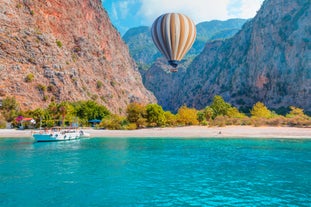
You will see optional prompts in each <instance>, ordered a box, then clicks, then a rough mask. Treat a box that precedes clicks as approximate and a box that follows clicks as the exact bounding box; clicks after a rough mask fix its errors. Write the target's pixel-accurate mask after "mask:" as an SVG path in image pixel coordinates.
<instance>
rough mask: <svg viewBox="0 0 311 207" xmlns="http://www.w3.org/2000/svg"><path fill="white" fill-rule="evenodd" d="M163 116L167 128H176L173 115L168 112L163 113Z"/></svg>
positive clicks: (175, 120)
mask: <svg viewBox="0 0 311 207" xmlns="http://www.w3.org/2000/svg"><path fill="white" fill-rule="evenodd" d="M164 116H165V120H166V125H167V126H176V122H177V119H176V115H175V114H172V112H170V111H165V112H164Z"/></svg>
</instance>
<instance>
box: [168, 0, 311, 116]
mask: <svg viewBox="0 0 311 207" xmlns="http://www.w3.org/2000/svg"><path fill="white" fill-rule="evenodd" d="M310 4H311V3H310V1H303V0H280V1H273V0H267V1H265V2H264V4H263V6H262V8H261V9H260V11H259V12H258V13H257V16H256V17H255V18H254V19H253V20H252V21H250V22H248V23H246V24H245V25H244V26H243V28H242V30H241V31H240V32H239V33H238V34H237V35H235V36H234V37H233V38H232V39H229V40H226V41H216V42H213V43H208V44H207V45H206V47H205V49H204V51H203V52H202V53H201V54H200V55H199V56H198V57H197V58H196V59H195V60H194V61H193V62H192V64H191V65H190V66H189V68H188V70H187V72H186V74H185V75H184V77H183V79H182V80H180V81H179V87H178V88H179V90H178V91H176V96H175V97H174V98H173V99H174V102H173V103H174V104H173V105H170V107H169V108H171V109H173V110H174V109H176V108H178V107H179V106H181V105H182V104H184V103H186V104H187V105H189V106H194V107H196V108H199V109H200V108H203V107H205V106H206V105H208V104H209V103H210V102H211V99H212V97H213V96H214V95H215V94H219V95H222V96H223V97H224V99H225V100H226V101H229V102H230V103H232V104H234V105H236V106H240V107H244V108H245V107H250V106H251V105H253V104H254V103H255V102H257V101H262V102H264V103H265V104H266V105H267V106H268V107H270V108H275V109H277V108H280V107H288V106H291V105H294V106H297V107H302V108H304V109H305V110H306V111H311V21H310V19H311V18H310V14H311V10H310Z"/></svg>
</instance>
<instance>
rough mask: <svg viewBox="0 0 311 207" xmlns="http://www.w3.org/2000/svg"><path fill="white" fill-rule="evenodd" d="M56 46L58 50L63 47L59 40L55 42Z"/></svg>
mask: <svg viewBox="0 0 311 207" xmlns="http://www.w3.org/2000/svg"><path fill="white" fill-rule="evenodd" d="M56 44H57V46H58V47H59V48H61V47H63V43H62V42H61V41H60V40H56Z"/></svg>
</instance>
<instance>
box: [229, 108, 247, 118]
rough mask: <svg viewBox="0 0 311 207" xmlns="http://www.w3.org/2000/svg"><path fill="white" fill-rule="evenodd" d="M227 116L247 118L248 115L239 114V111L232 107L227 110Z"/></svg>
mask: <svg viewBox="0 0 311 207" xmlns="http://www.w3.org/2000/svg"><path fill="white" fill-rule="evenodd" d="M227 116H228V117H230V118H245V117H246V115H245V114H243V113H241V112H239V110H238V109H237V108H236V107H230V108H229V109H228V110H227Z"/></svg>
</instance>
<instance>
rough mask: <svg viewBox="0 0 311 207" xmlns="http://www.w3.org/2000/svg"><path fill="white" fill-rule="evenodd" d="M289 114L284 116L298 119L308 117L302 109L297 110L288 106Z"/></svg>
mask: <svg viewBox="0 0 311 207" xmlns="http://www.w3.org/2000/svg"><path fill="white" fill-rule="evenodd" d="M289 108H290V112H289V113H288V114H286V117H287V118H293V117H300V118H307V117H308V116H307V115H306V114H305V113H304V112H303V109H301V108H297V107H295V106H290V107H289Z"/></svg>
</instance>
